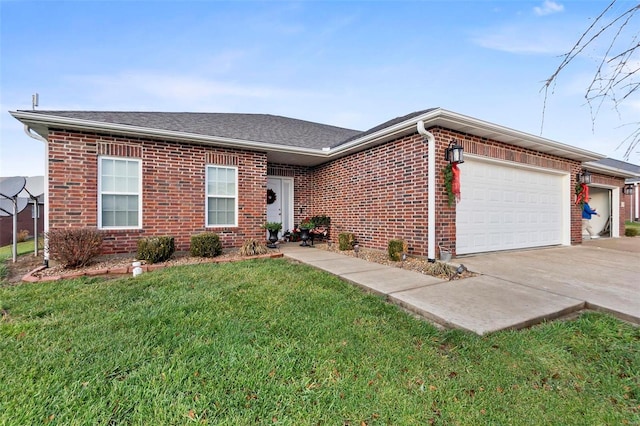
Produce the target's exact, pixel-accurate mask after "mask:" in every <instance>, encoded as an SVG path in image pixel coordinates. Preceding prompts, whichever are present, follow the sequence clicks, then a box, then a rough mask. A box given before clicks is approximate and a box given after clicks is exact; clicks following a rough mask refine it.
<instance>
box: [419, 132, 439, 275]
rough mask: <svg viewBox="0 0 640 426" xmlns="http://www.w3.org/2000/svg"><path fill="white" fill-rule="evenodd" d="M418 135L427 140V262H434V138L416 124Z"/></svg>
mask: <svg viewBox="0 0 640 426" xmlns="http://www.w3.org/2000/svg"><path fill="white" fill-rule="evenodd" d="M417 129H418V133H420V134H421V135H422V136H424V138H425V139H426V140H427V261H429V262H431V263H433V262H435V261H436V194H435V191H436V153H435V149H436V138H435V137H434V136H433V134H432V133H431V132H428V131H427V130H426V129H425V128H424V121H422V120H420V121H418V123H417Z"/></svg>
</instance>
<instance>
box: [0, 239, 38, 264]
mask: <svg viewBox="0 0 640 426" xmlns="http://www.w3.org/2000/svg"><path fill="white" fill-rule="evenodd" d="M39 241H40V242H41V243H42V239H40V240H39ZM41 245H42V244H41ZM16 248H17V253H18V256H20V255H23V254H26V253H33V239H30V240H27V241H23V242H21V243H18V244H17V247H16ZM40 250H42V248H40ZM12 255H13V245H11V244H9V245H8V246H3V247H0V260H5V259H10V258H11V257H12Z"/></svg>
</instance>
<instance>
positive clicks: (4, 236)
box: [0, 176, 44, 246]
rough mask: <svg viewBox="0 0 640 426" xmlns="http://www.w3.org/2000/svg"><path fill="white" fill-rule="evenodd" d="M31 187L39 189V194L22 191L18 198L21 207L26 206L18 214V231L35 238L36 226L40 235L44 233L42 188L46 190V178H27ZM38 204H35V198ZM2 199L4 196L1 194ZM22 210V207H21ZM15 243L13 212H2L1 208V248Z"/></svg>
mask: <svg viewBox="0 0 640 426" xmlns="http://www.w3.org/2000/svg"><path fill="white" fill-rule="evenodd" d="M26 179H27V181H28V182H29V184H30V185H33V186H35V187H36V188H39V189H38V191H37V192H38V193H34V194H29V193H28V192H26V191H24V190H23V191H21V193H20V194H19V196H18V198H20V199H22V201H19V202H18V205H19V206H26V207H25V208H24V209H23V210H22V211H20V212H18V219H17V231H18V232H22V231H27V232H28V233H29V235H28V236H29V237H31V238H32V237H34V232H33V231H34V225H35V226H36V227H37V232H38V234H39V235H40V234H42V233H43V231H44V214H43V212H44V196H42V192H41V188H44V176H31V177H28V178H26ZM30 195H33V197H36V198H35V200H36V202H35V203H34V198H32V197H31V196H30ZM0 197H2V194H0ZM34 204H37V205H38V210H37V212H38V222H37V223H35V224H34V218H35V212H36V210H35V207H34ZM19 208H20V207H19ZM12 243H13V210H12V209H8V211H2V209H1V208H0V246H6V245H9V244H12Z"/></svg>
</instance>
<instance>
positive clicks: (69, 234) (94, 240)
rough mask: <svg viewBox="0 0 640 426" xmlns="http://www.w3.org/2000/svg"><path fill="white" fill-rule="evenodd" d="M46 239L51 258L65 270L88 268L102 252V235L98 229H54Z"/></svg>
mask: <svg viewBox="0 0 640 426" xmlns="http://www.w3.org/2000/svg"><path fill="white" fill-rule="evenodd" d="M46 237H47V241H48V249H49V256H50V257H51V258H52V259H54V260H57V261H59V262H60V263H61V264H62V266H63V267H65V268H78V267H81V266H86V265H88V264H89V263H90V262H91V261H92V260H93V259H94V258H95V257H96V256H98V255H99V254H100V253H101V252H102V234H101V233H100V232H99V231H98V230H97V229H93V228H64V229H63V228H60V229H52V230H50V231H49V232H47V233H46Z"/></svg>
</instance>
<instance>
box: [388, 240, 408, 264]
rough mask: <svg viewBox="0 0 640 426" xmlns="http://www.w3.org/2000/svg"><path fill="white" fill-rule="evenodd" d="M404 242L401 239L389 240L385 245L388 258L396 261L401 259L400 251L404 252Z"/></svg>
mask: <svg viewBox="0 0 640 426" xmlns="http://www.w3.org/2000/svg"><path fill="white" fill-rule="evenodd" d="M405 246H406V243H405V242H404V241H402V240H390V241H389V244H388V245H387V251H388V252H389V259H391V260H393V261H394V262H397V261H399V260H401V259H402V253H404V252H405Z"/></svg>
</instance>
